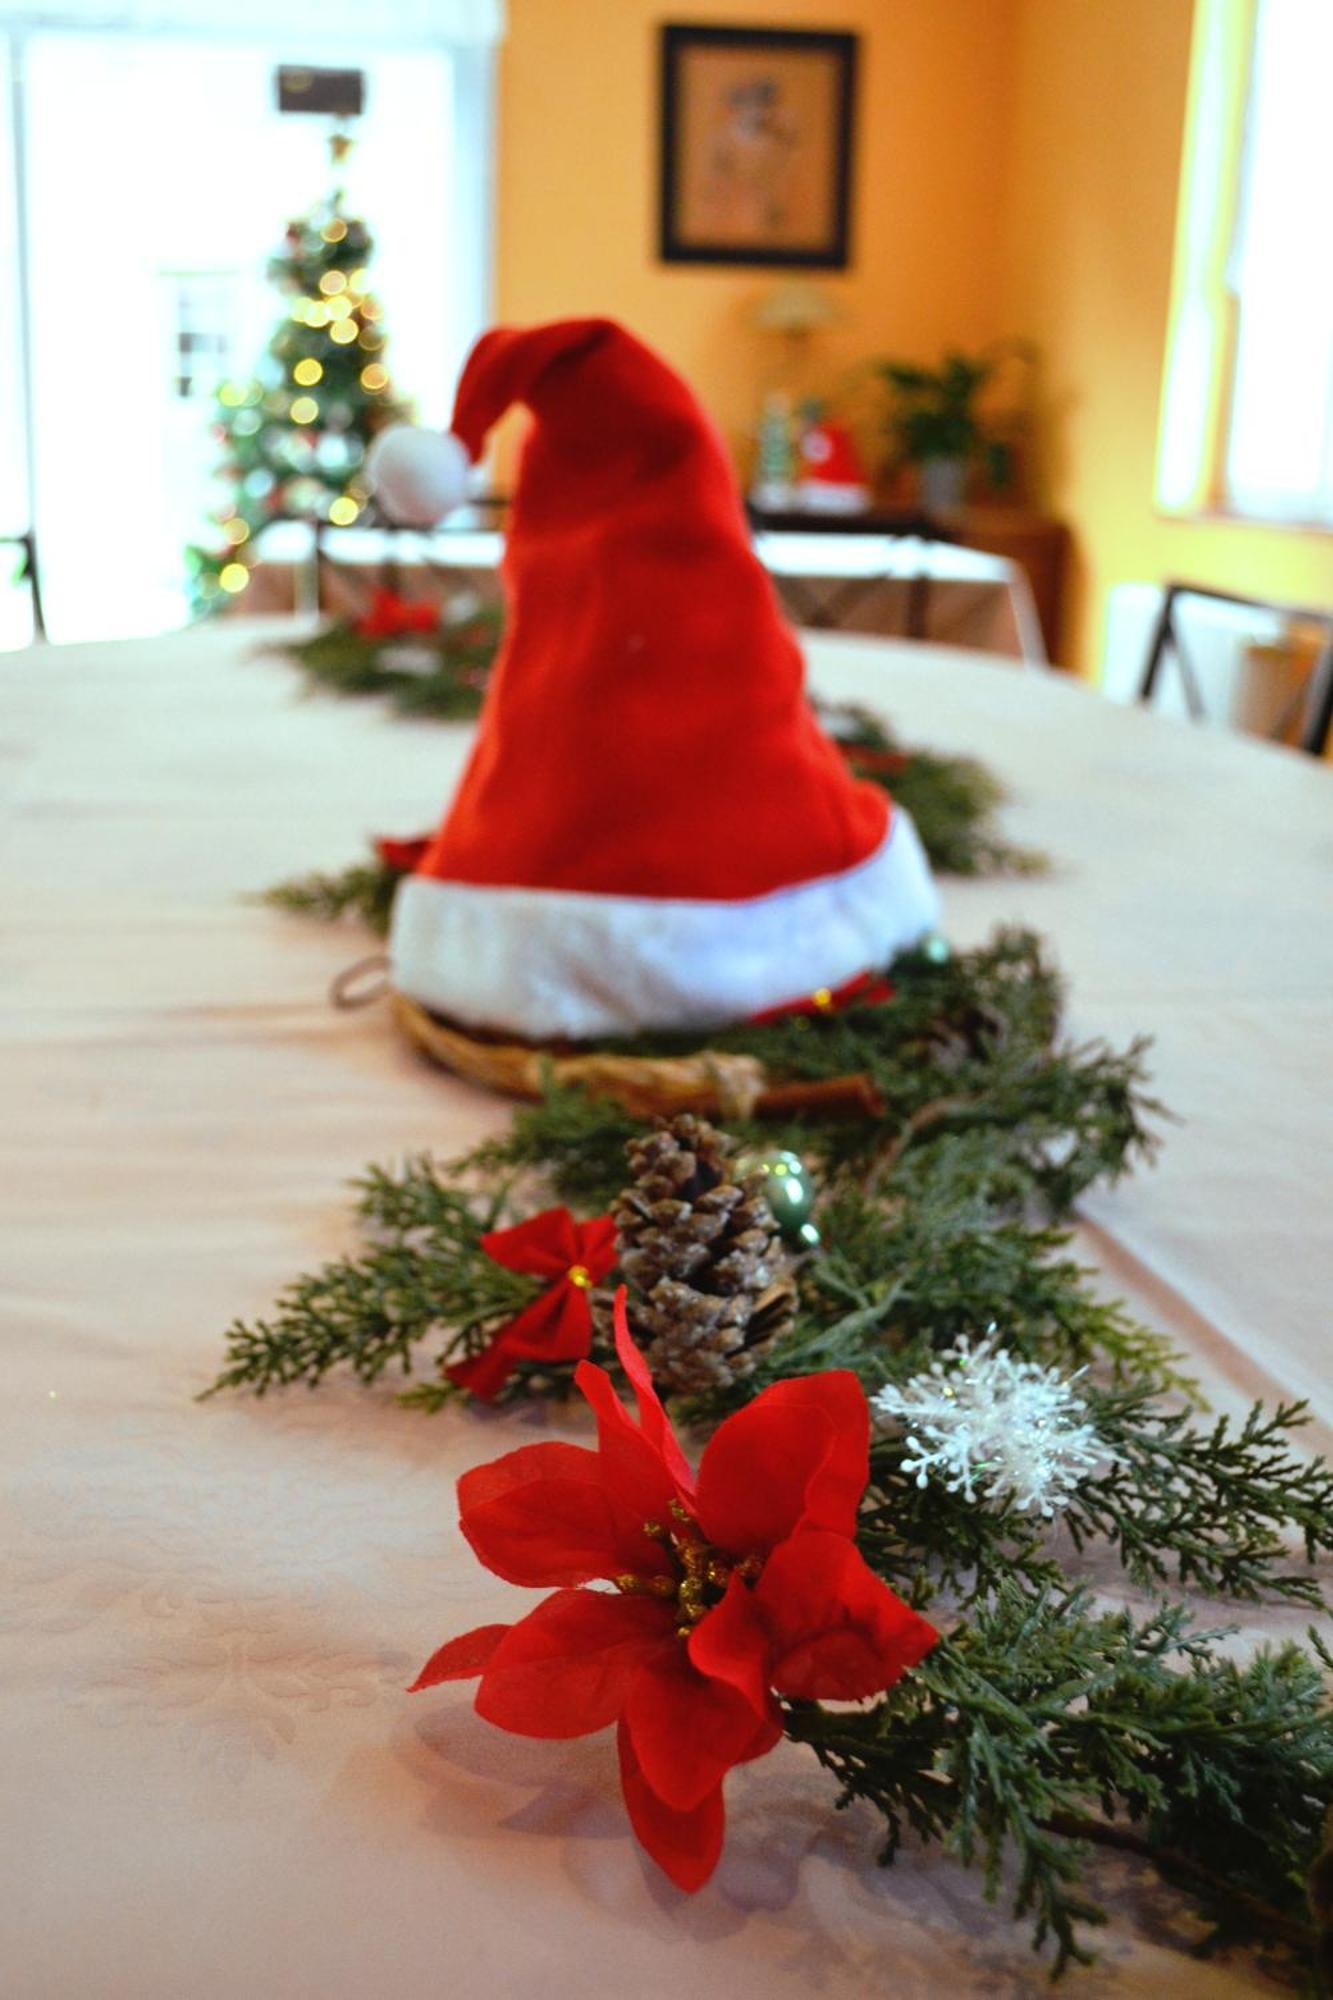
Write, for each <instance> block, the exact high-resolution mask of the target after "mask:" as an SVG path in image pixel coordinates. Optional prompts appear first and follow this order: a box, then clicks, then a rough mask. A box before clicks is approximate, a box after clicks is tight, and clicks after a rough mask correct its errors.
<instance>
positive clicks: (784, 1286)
mask: <svg viewBox="0 0 1333 2000" xmlns="http://www.w3.org/2000/svg"><path fill="white" fill-rule="evenodd" d="M626 1151H627V1153H628V1154H629V1161H630V1166H631V1168H632V1169H633V1172H634V1179H633V1181H632V1182H631V1184H630V1186H629V1187H627V1188H626V1189H625V1190H624V1192H623V1194H621V1195H620V1197H619V1199H618V1200H617V1201H616V1202H615V1203H614V1204H613V1206H612V1211H611V1212H612V1214H613V1215H614V1217H615V1220H616V1227H617V1230H618V1231H619V1237H620V1268H621V1270H622V1272H623V1273H624V1276H625V1281H626V1283H627V1285H628V1287H629V1293H630V1298H629V1320H630V1326H631V1328H632V1329H633V1332H634V1336H635V1339H636V1340H637V1341H638V1343H639V1345H640V1347H641V1348H642V1349H643V1351H644V1354H645V1356H646V1358H647V1361H648V1365H649V1367H650V1368H651V1369H652V1371H653V1374H654V1375H655V1376H656V1378H657V1380H658V1381H659V1382H660V1383H661V1384H662V1386H663V1387H664V1388H666V1389H670V1390H677V1391H680V1392H681V1393H683V1394H697V1393H699V1392H700V1391H703V1390H707V1389H717V1388H726V1387H728V1386H729V1385H730V1384H731V1383H732V1382H735V1381H738V1380H740V1379H741V1378H742V1377H743V1376H746V1375H749V1374H750V1373H751V1372H752V1371H753V1369H754V1365H755V1362H756V1360H757V1358H758V1356H759V1355H760V1354H761V1353H762V1352H763V1350H764V1349H765V1348H766V1347H768V1346H769V1345H770V1343H771V1342H773V1341H774V1340H777V1339H779V1338H780V1337H781V1336H782V1335H783V1334H784V1333H786V1332H787V1331H788V1330H789V1329H790V1327H791V1324H792V1321H793V1319H794V1318H795V1314H796V1285H795V1282H794V1281H793V1279H792V1278H791V1276H790V1274H789V1272H788V1270H787V1260H786V1257H785V1255H784V1253H783V1251H782V1249H781V1246H780V1242H779V1236H778V1228H777V1224H776V1223H775V1222H774V1220H773V1217H772V1214H771V1213H770V1211H769V1207H768V1204H767V1202H766V1201H765V1200H764V1197H763V1194H762V1192H761V1189H762V1182H761V1179H760V1177H759V1175H757V1174H755V1175H752V1176H751V1177H749V1178H748V1179H745V1180H737V1179H735V1178H734V1177H733V1169H732V1165H731V1160H730V1157H729V1154H730V1146H729V1143H728V1141H727V1140H726V1139H724V1137H723V1136H722V1134H721V1133H720V1132H718V1131H715V1130H714V1128H713V1127H712V1126H711V1125H710V1124H708V1122H707V1121H706V1120H705V1119H703V1118H698V1117H696V1116H695V1115H694V1114H693V1113H692V1112H683V1113H682V1114H681V1115H680V1116H678V1117H676V1118H672V1119H670V1120H666V1119H659V1120H658V1123H657V1128H656V1130H655V1131H653V1132H650V1133H648V1134H647V1135H646V1136H645V1137H644V1138H642V1139H632V1140H631V1141H630V1143H629V1145H628V1146H627V1147H626Z"/></svg>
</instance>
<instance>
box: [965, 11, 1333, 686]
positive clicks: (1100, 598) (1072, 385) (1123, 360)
mask: <svg viewBox="0 0 1333 2000" xmlns="http://www.w3.org/2000/svg"><path fill="white" fill-rule="evenodd" d="M1192 16H1193V4H1192V0H1114V4H1108V0H1096V4H1083V0H1078V3H1077V4H1076V0H1023V4H1022V7H1021V9H1020V13H1019V17H1018V21H1017V46H1016V49H1015V51H1014V58H1015V60H1014V72H1013V105H1012V124H1011V128H1010V139H1009V148H1008V155H1007V173H1006V182H1007V187H1006V199H1005V212H1004V218H1003V227H1002V247H1001V269H1002V274H1003V275H1002V289H1001V299H1002V314H1001V316H1002V318H1004V319H1005V320H1006V321H1007V322H1008V323H1009V324H1011V325H1013V326H1016V327H1019V328H1021V329H1022V330H1023V331H1024V332H1026V333H1029V334H1030V335H1031V336H1032V337H1033V338H1034V339H1035V340H1036V341H1037V343H1038V345H1039V347H1040V348H1041V350H1042V353H1043V356H1044V368H1043V396H1042V404H1043V407H1042V413H1041V421H1040V424H1039V427H1038V444H1039V460H1038V464H1039V480H1040V490H1041V494H1042V497H1043V498H1044V500H1045V501H1046V503H1047V504H1048V505H1049V506H1050V508H1051V510H1052V511H1053V512H1054V513H1057V514H1059V515H1061V516H1062V517H1063V518H1064V519H1066V520H1068V521H1069V522H1070V523H1071V525H1072V527H1073V530H1074V538H1075V559H1074V565H1073V575H1072V578H1071V584H1072V589H1071V602H1070V606H1069V615H1068V618H1067V624H1066V630H1067V641H1066V646H1065V653H1066V657H1067V659H1068V662H1069V664H1071V665H1076V666H1079V667H1081V668H1082V669H1083V670H1084V671H1091V670H1093V669H1094V668H1095V665H1096V662H1097V660H1098V658H1099V653H1100V645H1101V635H1102V627H1103V623H1104V619H1105V611H1106V599H1107V594H1108V592H1109V591H1110V590H1111V588H1112V587H1113V586H1114V585H1115V584H1116V583H1118V582H1121V581H1125V580H1128V579H1147V580H1151V581H1157V580H1161V579H1163V578H1166V577H1168V576H1170V577H1178V578H1186V579H1189V580H1191V581H1193V582H1197V583H1213V584H1217V585H1221V586H1223V587H1229V588H1232V589H1235V590H1240V591H1243V592H1249V593H1251V594H1255V595H1261V596H1271V597H1275V598H1282V599H1285V600H1288V601H1291V602H1296V603H1313V604H1320V603H1331V602H1333V536H1330V535H1318V534H1300V533H1293V532H1291V531H1289V530H1283V529H1263V528H1255V527H1252V526H1248V525H1245V524H1242V523H1238V522H1226V521H1217V520H1209V521H1199V520H1194V521H1187V520H1179V519H1168V518H1166V517H1165V516H1163V515H1160V514H1159V513H1158V512H1157V511H1156V508H1155V505H1154V497H1153V494H1154V475H1155V466H1156V450H1157V425H1158V414H1159V405H1160V399H1161V383H1162V371H1163V364H1164V360H1165V344H1166V328H1167V313H1168V307H1169V301H1170V289H1171V261H1172V250H1173V242H1174V234H1175V222H1176V206H1177V191H1178V186H1179V177H1180V160H1181V153H1182V147H1183V143H1184V136H1185V103H1186V95H1187V89H1188V81H1189V57H1190V35H1191V25H1192ZM1090 84H1091V85H1092V86H1093V87H1089V86H1090Z"/></svg>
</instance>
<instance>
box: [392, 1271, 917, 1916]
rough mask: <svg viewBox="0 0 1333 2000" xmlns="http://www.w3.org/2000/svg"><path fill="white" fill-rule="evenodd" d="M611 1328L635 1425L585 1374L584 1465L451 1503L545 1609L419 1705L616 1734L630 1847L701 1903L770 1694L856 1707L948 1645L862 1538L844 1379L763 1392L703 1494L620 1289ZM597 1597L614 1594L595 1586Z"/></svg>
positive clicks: (566, 1732) (469, 1659)
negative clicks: (460, 1683)
mask: <svg viewBox="0 0 1333 2000" xmlns="http://www.w3.org/2000/svg"><path fill="white" fill-rule="evenodd" d="M615 1326H616V1350H617V1352H618V1354H619V1356H620V1360H621V1364H622V1366H623V1367H624V1369H625V1372H626V1374H627V1375H628V1376H629V1378H630V1381H631V1382H632V1383H633V1386H634V1390H635V1394H636V1396H637V1398H638V1406H639V1421H638V1422H637V1423H635V1421H634V1419H633V1418H632V1417H631V1416H630V1414H629V1411H628V1410H627V1409H626V1408H625V1407H624V1405H623V1404H622V1403H621V1402H620V1400H619V1398H618V1397H617V1395H616V1393H615V1390H614V1389H613V1387H612V1385H611V1380H610V1377H609V1376H608V1375H606V1373H605V1372H604V1371H603V1370H602V1369H601V1368H597V1367H594V1366H593V1365H592V1363H590V1362H586V1361H585V1362H584V1363H583V1364H582V1366H581V1367H580V1368H579V1371H578V1375H577V1378H576V1379H577V1381H578V1385H579V1387H580V1389H581V1390H582V1391H583V1394H584V1395H585V1396H586V1397H587V1399H588V1402H589V1403H590V1404H591V1405H592V1408H593V1411H594V1413H595V1415H596V1417H597V1429H598V1446H597V1449H596V1451H590V1450H587V1449H585V1448H583V1447H581V1446H577V1445H569V1444H536V1445H526V1446H524V1447H523V1448H522V1449H521V1450H519V1451H515V1452H511V1453H510V1454H509V1455H508V1457H506V1458H501V1459H497V1460H496V1461H495V1462H494V1463H493V1464H491V1465H483V1466H479V1467H478V1468H477V1470H476V1471H474V1472H469V1473H465V1474H464V1476H463V1478H462V1479H461V1480H460V1481H459V1483H458V1499H459V1509H460V1515H461V1525H462V1529H463V1533H464V1535H465V1536H466V1538H467V1540H468V1541H469V1543H470V1544H471V1546H472V1549H473V1551H474V1553H475V1554H476V1555H477V1556H478V1558H479V1559H480V1560H481V1561H482V1562H483V1563H484V1564H485V1565H486V1567H487V1568H488V1569H490V1570H493V1571H494V1572H495V1574H496V1575H497V1576H502V1577H504V1578H505V1580H506V1581H507V1582H509V1583H520V1584H531V1585H538V1586H541V1585H548V1586H554V1589H553V1591H552V1594H551V1595H550V1596H549V1597H546V1598H543V1600H542V1602H541V1603H540V1604H539V1605H538V1606H537V1607H536V1609H535V1610H534V1611H531V1612H529V1613H528V1615H527V1617H526V1618H524V1619H521V1620H520V1622H519V1623H518V1624H517V1625H483V1626H481V1627H479V1628H478V1629H477V1630H476V1631H474V1632H467V1633H465V1634H464V1635H463V1636H462V1637H461V1638H458V1639H451V1640H450V1641H449V1642H448V1643H447V1644H446V1645H444V1646H442V1647H441V1648H440V1650H439V1651H438V1652H437V1653H436V1654H434V1656H433V1657H432V1658H431V1659H430V1660H428V1661H427V1663H426V1665H425V1666H424V1667H423V1669H422V1671H421V1673H420V1675H419V1677H418V1679H417V1680H416V1682H415V1684H414V1686H415V1687H416V1688H428V1687H434V1686H436V1685H437V1684H438V1683H439V1682H441V1681H450V1680H470V1679H472V1678H474V1677H475V1676H478V1675H480V1677H481V1685H480V1687H479V1688H478V1690H477V1698H476V1707H477V1713H478V1714H479V1715H482V1716H484V1717H485V1718H486V1720H487V1721H488V1722H493V1723H496V1724H497V1725H498V1726H499V1727H500V1728H501V1729H509V1730H513V1731H514V1732H515V1733H516V1734H518V1735H520V1736H546V1737H563V1736H585V1735H587V1734H589V1733H590V1732H591V1731H593V1730H597V1729H602V1728H605V1727H606V1726H607V1725H608V1724H610V1723H612V1722H614V1723H616V1724H617V1726H618V1730H619V1748H620V1778H621V1786H622V1789H623V1791H624V1795H625V1804H626V1806H627V1807H628V1808H629V1816H630V1821H631V1823H632V1825H633V1827H634V1831H635V1833H636V1834H637V1835H638V1837H639V1839H640V1841H641V1842H642V1843H643V1845H644V1847H646V1848H647V1850H648V1852H649V1853H650V1854H651V1855H652V1857H653V1859H654V1860H655V1861H656V1862H657V1863H658V1864H659V1866H660V1867H662V1868H663V1869H665V1871H666V1873H667V1874H668V1875H669V1876H670V1877H671V1879H672V1881H673V1882H675V1883H677V1884H678V1885H679V1886H680V1887H681V1888H682V1889H697V1888H699V1887H700V1886H701V1885H702V1884H703V1883H704V1882H706V1881H707V1879H708V1877H709V1876H710V1875H711V1874H712V1872H713V1869H714V1867H715V1866H716V1863H717V1858H718V1855H719V1853H720V1852H721V1847H722V1834H723V1806H722V1781H723V1778H724V1777H725V1776H726V1773H727V1772H728V1771H729V1770H730V1769H731V1768H732V1766H733V1765H735V1764H743V1763H746V1762H748V1761H749V1760H750V1759H751V1758H754V1757H762V1756H763V1755H764V1754H765V1752H766V1751H769V1750H771V1749H772V1748H773V1746H774V1744H775V1743H776V1742H777V1741H778V1738H779V1737H780V1736H781V1734H782V1721H781V1710H780V1708H779V1706H778V1703H777V1701H776V1700H775V1698H774V1692H775V1691H776V1693H777V1694H784V1695H789V1696H792V1697H794V1698H800V1699H815V1700H819V1699H829V1700H839V1701H857V1700H861V1699H863V1698H865V1697H866V1696H869V1695H874V1694H878V1693H880V1692H881V1690H882V1689H884V1688H887V1687H892V1685H893V1684H894V1682H895V1681H897V1680H899V1679H901V1677H902V1675H903V1674H904V1673H906V1672H907V1671H908V1669H909V1668H910V1667H913V1666H915V1665H916V1664H917V1662H918V1661H919V1660H921V1659H923V1658H924V1657H925V1655H926V1654H927V1653H928V1652H929V1651H930V1648H931V1647H932V1646H933V1645H934V1644H935V1641H936V1639H937V1638H938V1636H939V1635H938V1633H937V1632H936V1631H935V1629H934V1627H933V1626H931V1625H928V1624H927V1623H926V1621H925V1619H924V1618H920V1617H918V1615H917V1613H916V1612H915V1611H913V1610H911V1609H910V1608H909V1607H908V1606H907V1605H906V1604H904V1603H903V1601H902V1599H901V1598H899V1597H896V1596H895V1595H894V1593H893V1591H891V1590H890V1589H889V1588H888V1586H887V1584H884V1583H881V1581H880V1580H879V1578H878V1577H876V1576H875V1575H874V1574H873V1573H872V1572H871V1571H870V1570H869V1569H868V1568H867V1567H866V1564H865V1563H864V1562H863V1561H862V1559H861V1556H860V1554H859V1553H858V1551H857V1548H856V1545H855V1543H854V1542H853V1540H852V1536H853V1532H854V1530H855V1527H856V1515H857V1508H858V1505H859V1503H860V1499H861V1495H862V1493H863V1491H864V1489H865V1484H866V1480H867V1477H868V1471H869V1461H868V1452H869V1438H870V1422H869V1415H868V1412H867V1409H866V1399H865V1396H864V1394H863V1393H862V1390H861V1386H860V1384H859V1383H858V1381H857V1379H856V1377H855V1376H854V1375H852V1374H850V1373H849V1372H847V1371H846V1370H844V1369H837V1370H832V1371H830V1372H828V1373H826V1374H823V1375H806V1376H802V1377H799V1378H797V1379H795V1380H793V1381H789V1382H779V1383H777V1384H776V1385H775V1386H774V1387H773V1388H771V1389H765V1390H764V1392H763V1393H762V1395H759V1396H757V1397H756V1398H755V1400H754V1402H753V1403H751V1404H749V1405H748V1407H747V1408H745V1409H743V1410H740V1411H738V1412H737V1413H736V1415H735V1416H731V1417H728V1418H727V1419H726V1421H725V1422H724V1423H722V1424H720V1425H719V1426H718V1429H717V1431H716V1433H715V1435H714V1436H713V1438H712V1440H711V1441H710V1443H709V1444H708V1446H707V1448H706V1450H705V1452H704V1455H703V1459H702V1462H701V1464H700V1466H699V1472H698V1477H697V1478H695V1477H694V1476H693V1475H692V1474H691V1472H690V1469H689V1466H688V1464H687V1463H686V1460H685V1457H684V1455H683V1453H682V1452H681V1449H680V1446H679V1444H678V1443H677V1442H676V1439H675V1437H674V1435H673V1433H672V1430H671V1426H670V1424H669V1423H668V1421H667V1417H666V1413H665V1411H664V1410H663V1408H662V1406H661V1404H660V1403H659V1401H658V1399H657V1396H656V1394H655V1393H654V1390H653V1386H652V1382H651V1379H650V1377H649V1374H648V1370H647V1368H646V1366H645V1364H644V1361H643V1358H642V1356H641V1355H640V1354H639V1352H638V1350H637V1349H636V1348H635V1347H634V1345H633V1342H632V1341H631V1340H630V1337H629V1330H628V1327H627V1325H626V1322H625V1295H624V1292H623V1290H622V1291H620V1292H618V1293H617V1295H616V1312H615ZM599 1579H600V1580H603V1581H609V1582H611V1583H613V1584H614V1585H615V1590H614V1592H612V1591H607V1590H597V1589H587V1588H586V1587H585V1586H586V1585H588V1584H590V1583H594V1582H596V1581H597V1580H599Z"/></svg>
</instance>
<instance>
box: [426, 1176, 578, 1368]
mask: <svg viewBox="0 0 1333 2000" xmlns="http://www.w3.org/2000/svg"><path fill="white" fill-rule="evenodd" d="M481 1247H482V1249H483V1250H484V1251H485V1252H486V1255H487V1256H488V1257H490V1258H491V1259H492V1260H493V1261H494V1262H495V1263H497V1264H501V1265H503V1266H504V1268H505V1270H506V1271H528V1272H531V1274H532V1275H533V1277H536V1278H549V1279H550V1280H551V1281H552V1282H551V1284H550V1285H549V1287H548V1288H547V1290H546V1291H544V1292H543V1293H542V1294H541V1296H540V1298H536V1299H534V1300H533V1302H532V1304H531V1305H530V1306H525V1307H524V1309H523V1311H522V1312H521V1313H520V1314H519V1316H518V1318H517V1319H511V1320H510V1322H509V1324H508V1326H504V1327H501V1329H500V1331H499V1333H497V1334H496V1336H495V1338H494V1340H493V1341H492V1342H491V1344H490V1346H489V1347H488V1348H487V1349H486V1350H485V1352H484V1353H482V1354H474V1355H473V1356H472V1358H471V1359H470V1360H468V1361H458V1362H455V1364H454V1365H453V1367H452V1368H449V1369H446V1371H445V1373H446V1374H447V1375H448V1377H449V1380H450V1381H451V1382H455V1383H457V1385H458V1387H459V1388H460V1389H466V1390H468V1391H469V1393H470V1394H471V1395H473V1396H477V1397H479V1398H480V1400H481V1401H482V1402H484V1403H489V1402H491V1401H493V1399H494V1398H495V1397H496V1396H497V1395H498V1394H499V1393H500V1390H501V1389H502V1388H503V1387H504V1385H505V1383H506V1382H507V1381H508V1380H509V1377H510V1376H511V1375H512V1374H513V1372H514V1367H515V1364H516V1363H517V1362H519V1361H584V1360H586V1359H587V1357H588V1355H589V1353H590V1352H591V1350H592V1307H591V1306H590V1305H589V1303H588V1293H589V1292H590V1291H591V1289H592V1287H593V1286H594V1285H595V1284H598V1283H600V1281H601V1280H602V1279H603V1278H604V1277H605V1276H606V1274H607V1272H608V1271H609V1270H610V1269H611V1267H612V1265H613V1264H614V1263H615V1261H616V1225H615V1223H614V1222H613V1221H612V1219H611V1217H610V1216H609V1215H599V1216H595V1217H594V1219H593V1220H592V1221H591V1222H575V1220H574V1218H573V1216H572V1215H571V1214H570V1212H569V1210H568V1209H567V1208H544V1209H543V1210H542V1211H541V1213H540V1215H532V1216H529V1218H528V1220H527V1221H526V1222H520V1223H517V1224H516V1225H515V1227H514V1228H513V1229H492V1230H491V1231H490V1232H489V1234H488V1235H486V1236H483V1237H482V1239H481Z"/></svg>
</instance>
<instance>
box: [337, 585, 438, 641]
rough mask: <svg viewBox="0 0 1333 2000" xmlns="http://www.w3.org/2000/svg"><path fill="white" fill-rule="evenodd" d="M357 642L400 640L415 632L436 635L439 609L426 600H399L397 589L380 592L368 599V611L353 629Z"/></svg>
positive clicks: (405, 598)
mask: <svg viewBox="0 0 1333 2000" xmlns="http://www.w3.org/2000/svg"><path fill="white" fill-rule="evenodd" d="M353 629H354V630H355V632H356V635H357V637H358V638H359V639H402V638H406V637H407V636H408V635H409V634H411V633H415V632H438V631H439V629H440V609H439V606H438V605H437V604H432V603H431V602H430V600H429V598H424V597H422V598H411V597H400V596H399V595H398V593H397V591H396V590H384V589H379V590H377V591H375V593H374V595H373V596H372V597H371V600H370V609H369V611H367V612H366V613H365V615H364V617H362V618H359V619H358V620H357V622H356V625H355V627H354V628H353Z"/></svg>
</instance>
